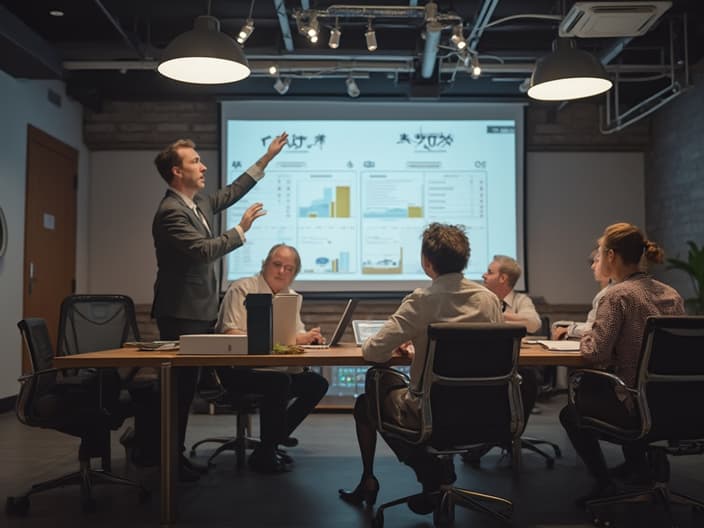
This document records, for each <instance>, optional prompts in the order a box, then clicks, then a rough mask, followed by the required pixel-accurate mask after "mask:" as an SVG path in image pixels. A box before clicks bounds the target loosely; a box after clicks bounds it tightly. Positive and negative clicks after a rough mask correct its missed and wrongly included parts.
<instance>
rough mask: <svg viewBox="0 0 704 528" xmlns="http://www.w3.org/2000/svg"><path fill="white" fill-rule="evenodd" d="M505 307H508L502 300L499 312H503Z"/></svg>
mask: <svg viewBox="0 0 704 528" xmlns="http://www.w3.org/2000/svg"><path fill="white" fill-rule="evenodd" d="M507 306H508V304H506V301H504V300H502V301H501V311H502V312H505V311H506V307H507Z"/></svg>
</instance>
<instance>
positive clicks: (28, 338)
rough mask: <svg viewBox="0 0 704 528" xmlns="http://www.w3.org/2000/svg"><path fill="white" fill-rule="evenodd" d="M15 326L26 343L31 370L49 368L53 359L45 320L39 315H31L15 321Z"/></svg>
mask: <svg viewBox="0 0 704 528" xmlns="http://www.w3.org/2000/svg"><path fill="white" fill-rule="evenodd" d="M17 327H18V328H19V329H20V333H21V334H22V338H23V340H24V342H25V344H26V345H27V351H28V352H29V360H30V363H31V365H32V372H39V371H40V370H46V369H50V368H51V366H52V362H53V361H54V350H53V349H52V347H51V339H50V338H49V329H48V328H47V326H46V321H44V319H40V318H39V317H31V318H28V319H22V320H21V321H20V322H19V323H17Z"/></svg>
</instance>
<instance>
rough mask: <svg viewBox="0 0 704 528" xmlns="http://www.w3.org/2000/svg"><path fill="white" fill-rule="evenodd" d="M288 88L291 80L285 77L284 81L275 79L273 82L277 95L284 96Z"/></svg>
mask: <svg viewBox="0 0 704 528" xmlns="http://www.w3.org/2000/svg"><path fill="white" fill-rule="evenodd" d="M290 86H291V79H290V78H289V77H286V78H284V79H282V78H281V77H277V78H276V81H274V90H276V91H277V92H279V95H284V94H285V93H286V92H288V89H289V87H290Z"/></svg>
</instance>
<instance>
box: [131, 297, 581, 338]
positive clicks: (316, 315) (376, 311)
mask: <svg viewBox="0 0 704 528" xmlns="http://www.w3.org/2000/svg"><path fill="white" fill-rule="evenodd" d="M346 302H347V300H346V299H340V300H311V299H307V300H306V301H305V302H304V303H303V308H302V312H301V319H302V320H303V323H304V324H305V325H306V328H313V327H314V326H319V327H320V331H321V332H322V334H323V335H324V336H325V337H326V338H328V339H329V338H330V336H331V335H332V333H333V331H334V330H335V326H336V325H337V322H338V320H339V318H340V315H342V311H343V310H344V308H345V304H346ZM399 303H400V300H398V301H397V300H362V301H360V303H359V305H358V306H357V309H356V310H355V314H354V319H386V318H387V317H389V315H391V314H392V313H394V312H395V311H396V308H398V305H399ZM535 307H536V310H538V313H539V314H540V315H544V316H547V317H549V318H550V321H551V322H554V321H558V320H565V319H566V320H570V321H583V320H584V318H585V316H586V313H587V312H588V311H589V310H590V309H591V307H590V306H589V305H582V304H569V305H555V304H552V305H551V304H547V303H545V302H544V301H543V300H541V299H535ZM150 309H151V306H150V305H148V304H141V305H138V306H137V307H136V310H137V324H138V326H139V332H140V334H141V337H142V339H144V340H145V341H146V340H154V339H159V332H158V330H157V328H156V322H155V321H154V320H153V319H151V317H150V315H149V311H150ZM342 341H344V342H348V343H351V342H353V341H354V336H353V335H352V325H349V326H348V327H347V329H346V331H345V333H344V335H343V336H342Z"/></svg>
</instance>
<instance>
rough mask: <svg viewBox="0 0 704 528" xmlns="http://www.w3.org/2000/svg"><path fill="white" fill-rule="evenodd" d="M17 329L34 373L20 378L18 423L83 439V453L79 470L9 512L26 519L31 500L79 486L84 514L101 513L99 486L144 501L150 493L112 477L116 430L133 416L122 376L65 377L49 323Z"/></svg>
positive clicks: (36, 488)
mask: <svg viewBox="0 0 704 528" xmlns="http://www.w3.org/2000/svg"><path fill="white" fill-rule="evenodd" d="M17 326H18V327H19V329H20V333H21V334H22V337H23V339H24V342H25V344H26V346H27V349H28V351H29V356H30V360H31V366H32V373H31V374H30V375H28V376H22V377H21V378H20V380H19V381H20V383H21V386H20V392H19V395H18V397H17V402H16V413H17V418H18V419H19V420H20V422H22V423H23V424H25V425H28V426H30V427H42V428H46V429H54V430H56V431H61V432H62V433H66V434H69V435H72V436H77V437H79V438H80V439H81V444H80V447H79V449H78V460H79V462H80V469H79V471H75V472H73V473H69V474H68V475H64V476H62V477H59V478H56V479H52V480H49V481H46V482H42V483H39V484H34V485H33V486H32V487H31V488H30V489H29V490H28V491H27V492H26V493H24V494H23V495H20V496H16V497H8V498H7V502H6V506H5V510H6V512H7V513H8V514H9V515H26V514H27V512H28V511H29V506H30V502H29V497H30V496H31V495H34V494H36V493H40V492H43V491H46V490H49V489H53V488H57V487H61V486H66V485H69V484H78V485H80V487H81V505H82V508H83V511H86V512H89V511H94V510H95V499H94V498H93V496H92V493H91V488H92V486H93V484H97V483H106V484H121V485H125V486H131V487H135V488H137V489H138V490H139V498H140V501H144V500H146V499H147V498H148V497H149V492H148V491H147V490H146V489H145V488H143V487H142V486H141V485H139V484H138V483H136V482H132V481H130V480H127V479H123V478H121V477H118V476H116V475H113V474H112V473H110V431H111V430H115V429H117V428H119V427H120V426H121V425H122V422H123V421H124V419H125V417H126V416H127V414H126V413H125V408H124V406H123V405H122V403H121V402H120V400H119V392H120V388H119V385H120V381H119V378H118V376H117V373H116V372H115V371H113V370H107V371H104V372H102V371H101V372H99V373H85V372H83V373H79V375H76V376H64V375H63V374H62V373H61V372H60V371H58V370H57V369H53V368H51V364H52V361H53V357H54V354H53V350H52V347H51V342H50V340H49V332H48V330H47V327H46V323H45V321H44V320H43V319H38V318H31V319H23V320H21V321H20V322H19V323H18V324H17ZM91 458H100V459H101V469H92V468H91V465H90V459H91Z"/></svg>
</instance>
